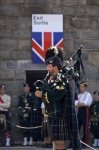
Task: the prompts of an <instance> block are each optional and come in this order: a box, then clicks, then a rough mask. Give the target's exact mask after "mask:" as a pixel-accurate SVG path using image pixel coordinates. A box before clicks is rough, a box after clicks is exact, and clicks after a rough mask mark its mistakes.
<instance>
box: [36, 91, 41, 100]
mask: <svg viewBox="0 0 99 150" xmlns="http://www.w3.org/2000/svg"><path fill="white" fill-rule="evenodd" d="M35 96H37V97H39V98H42V91H39V90H36V91H35Z"/></svg>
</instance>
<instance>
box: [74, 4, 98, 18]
mask: <svg viewBox="0 0 99 150" xmlns="http://www.w3.org/2000/svg"><path fill="white" fill-rule="evenodd" d="M75 15H76V16H79V17H99V7H98V6H88V5H85V6H76V7H75Z"/></svg>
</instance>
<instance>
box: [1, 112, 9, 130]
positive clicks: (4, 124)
mask: <svg viewBox="0 0 99 150" xmlns="http://www.w3.org/2000/svg"><path fill="white" fill-rule="evenodd" d="M0 116H1V117H0V130H1V131H4V130H6V131H10V130H11V124H10V121H11V114H10V112H9V111H0Z"/></svg>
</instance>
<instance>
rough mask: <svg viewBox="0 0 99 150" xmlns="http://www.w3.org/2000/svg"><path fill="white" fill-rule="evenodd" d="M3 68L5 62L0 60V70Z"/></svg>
mask: <svg viewBox="0 0 99 150" xmlns="http://www.w3.org/2000/svg"><path fill="white" fill-rule="evenodd" d="M5 68H6V64H5V61H1V59H0V70H5Z"/></svg>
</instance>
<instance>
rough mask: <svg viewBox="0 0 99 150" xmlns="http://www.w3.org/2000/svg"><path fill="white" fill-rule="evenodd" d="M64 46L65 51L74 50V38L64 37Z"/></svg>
mask: <svg viewBox="0 0 99 150" xmlns="http://www.w3.org/2000/svg"><path fill="white" fill-rule="evenodd" d="M64 47H65V52H66V51H67V50H68V51H70V52H73V51H74V43H73V40H72V39H65V38H64Z"/></svg>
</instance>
